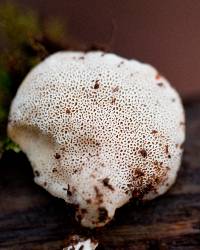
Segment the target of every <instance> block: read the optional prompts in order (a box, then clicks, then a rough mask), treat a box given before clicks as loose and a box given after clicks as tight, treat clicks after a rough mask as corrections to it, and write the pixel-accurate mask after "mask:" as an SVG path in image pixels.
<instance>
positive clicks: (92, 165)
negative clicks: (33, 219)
mask: <svg viewBox="0 0 200 250" xmlns="http://www.w3.org/2000/svg"><path fill="white" fill-rule="evenodd" d="M8 134H9V136H10V138H12V140H13V141H15V142H16V143H17V144H19V145H20V147H21V149H22V150H23V151H24V152H25V154H26V155H27V156H28V158H29V160H30V162H31V165H32V167H33V171H34V173H35V182H36V183H37V184H39V185H41V186H42V187H44V188H45V189H46V190H48V191H49V192H50V193H51V194H52V195H54V196H57V197H60V198H63V199H64V200H65V201H66V202H67V203H72V204H75V207H76V209H77V213H76V217H77V219H78V220H79V221H80V222H81V223H82V225H84V226H86V227H90V228H93V227H100V226H104V225H105V224H106V223H107V222H109V221H110V220H111V219H112V218H113V216H114V213H115V210H116V208H118V207H121V206H122V205H124V204H125V203H127V202H128V201H129V200H130V199H131V198H135V199H140V200H150V199H153V198H155V197H156V196H158V195H161V194H163V193H164V192H166V191H167V190H168V189H169V187H170V186H171V185H172V184H173V183H174V181H175V178H176V175H177V171H178V169H179V166H180V162H181V156H182V151H183V149H182V144H183V142H184V138H185V119H184V110H183V106H182V104H181V100H180V98H179V96H178V94H177V92H176V91H175V90H174V89H173V88H172V87H171V86H170V84H169V82H168V81H167V80H166V79H165V78H164V77H163V76H161V75H160V74H159V73H158V72H157V71H156V70H155V69H154V68H153V67H152V66H150V65H147V64H143V63H140V62H138V61H135V60H127V59H124V58H121V57H119V56H116V55H114V54H106V53H102V52H89V53H82V52H59V53H56V54H54V55H51V56H50V57H48V58H47V59H46V60H44V61H43V62H42V63H40V64H39V65H38V66H36V67H35V68H34V69H33V70H32V71H31V72H30V73H29V74H28V75H27V77H26V78H25V80H24V81H23V83H22V84H21V86H20V88H19V90H18V92H17V95H16V97H15V99H14V101H13V103H12V107H11V111H10V117H9V124H8Z"/></svg>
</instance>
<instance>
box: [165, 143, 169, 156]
mask: <svg viewBox="0 0 200 250" xmlns="http://www.w3.org/2000/svg"><path fill="white" fill-rule="evenodd" d="M165 153H166V154H169V145H165Z"/></svg>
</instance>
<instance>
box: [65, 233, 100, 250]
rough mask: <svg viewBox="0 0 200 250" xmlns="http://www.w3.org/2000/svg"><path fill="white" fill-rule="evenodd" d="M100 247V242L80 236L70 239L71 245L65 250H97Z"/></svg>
mask: <svg viewBox="0 0 200 250" xmlns="http://www.w3.org/2000/svg"><path fill="white" fill-rule="evenodd" d="M97 246H98V242H97V241H94V240H91V239H90V238H88V239H85V238H83V237H80V236H78V235H73V236H71V237H70V239H69V244H68V246H67V247H65V248H64V249H63V250H95V249H96V247H97Z"/></svg>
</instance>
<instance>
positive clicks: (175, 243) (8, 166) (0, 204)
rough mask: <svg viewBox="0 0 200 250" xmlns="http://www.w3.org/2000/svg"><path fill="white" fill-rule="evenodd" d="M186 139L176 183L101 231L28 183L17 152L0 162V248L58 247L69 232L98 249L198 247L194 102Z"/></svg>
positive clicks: (199, 161)
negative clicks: (80, 235) (87, 238)
mask: <svg viewBox="0 0 200 250" xmlns="http://www.w3.org/2000/svg"><path fill="white" fill-rule="evenodd" d="M185 107H186V117H187V140H186V144H185V153H184V158H183V164H182V166H181V170H180V172H179V175H178V178H177V181H176V184H175V185H174V186H173V187H172V188H171V189H170V191H169V192H168V193H166V194H165V195H163V196H161V197H159V198H157V199H155V200H153V201H151V202H148V203H145V204H133V203H132V204H128V205H126V206H124V207H123V208H121V209H119V210H118V211H117V213H116V216H115V219H114V220H113V221H112V222H111V223H110V224H109V225H107V226H106V227H105V228H103V229H99V230H95V231H93V232H91V231H89V230H86V229H82V228H81V227H80V226H79V225H78V224H77V223H76V222H75V221H74V212H73V209H72V207H70V206H67V205H65V203H64V201H62V200H60V199H57V198H54V197H52V196H51V195H50V194H48V193H47V192H46V191H45V190H43V189H42V188H41V187H39V186H37V185H36V184H35V183H34V182H33V174H32V170H31V166H30V164H29V162H28V160H27V159H26V157H25V156H24V155H23V154H22V153H20V154H18V155H17V154H15V153H13V152H7V153H6V154H5V155H4V157H3V159H2V160H1V161H0V249H4V250H48V249H50V250H61V249H62V248H63V247H64V246H65V244H66V239H67V237H68V236H69V235H70V234H72V233H74V232H77V231H78V232H81V233H83V234H85V235H87V234H92V235H93V236H95V237H96V239H98V240H99V241H100V243H101V244H100V246H99V247H98V250H100V249H102V250H103V249H104V250H111V249H112V250H113V249H117V250H129V249H137V250H146V249H148V250H154V249H161V250H167V249H173V250H174V249H175V250H193V249H200V101H193V102H188V103H186V104H185Z"/></svg>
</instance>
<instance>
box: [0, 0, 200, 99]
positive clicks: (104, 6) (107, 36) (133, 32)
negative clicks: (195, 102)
mask: <svg viewBox="0 0 200 250" xmlns="http://www.w3.org/2000/svg"><path fill="white" fill-rule="evenodd" d="M1 2H3V1H2V0H1ZM14 2H19V3H21V4H23V5H24V6H26V7H28V8H33V9H36V10H37V11H38V12H39V13H40V14H42V15H43V16H44V17H45V18H49V17H52V16H59V17H60V18H62V19H63V20H64V22H66V28H67V29H68V31H69V33H70V34H72V35H73V36H74V37H75V39H77V40H79V41H80V42H82V43H84V44H88V45H90V44H91V43H94V42H98V43H101V44H103V45H108V46H109V47H110V48H111V51H113V52H115V53H117V54H120V55H121V56H124V57H128V58H136V59H138V60H141V61H144V62H148V63H150V64H152V65H154V66H155V67H157V68H158V69H159V70H160V71H161V73H163V74H164V75H165V76H166V77H167V78H168V79H169V80H170V81H171V83H172V84H173V85H174V86H175V87H176V88H177V89H178V91H179V92H180V93H181V95H182V96H184V98H187V99H188V98H196V97H197V96H198V94H200V82H199V78H200V1H199V0H167V1H161V0H151V1H148V0H98V1H97V0H82V1H81V0H63V1H60V0H57V1H54V0H52V1H51V0H43V1H38V0H18V1H14Z"/></svg>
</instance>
